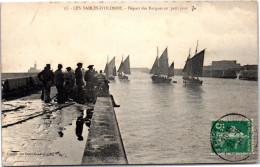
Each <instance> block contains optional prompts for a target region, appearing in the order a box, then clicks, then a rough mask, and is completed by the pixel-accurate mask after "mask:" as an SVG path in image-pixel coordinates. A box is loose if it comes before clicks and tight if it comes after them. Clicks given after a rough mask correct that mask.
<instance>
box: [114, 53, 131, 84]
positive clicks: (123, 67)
mask: <svg viewBox="0 0 260 167" xmlns="http://www.w3.org/2000/svg"><path fill="white" fill-rule="evenodd" d="M117 72H118V79H120V80H128V76H126V75H125V74H128V75H131V69H130V58H129V55H128V56H127V58H126V59H125V61H123V57H122V61H121V64H120V66H119V68H118V70H117Z"/></svg>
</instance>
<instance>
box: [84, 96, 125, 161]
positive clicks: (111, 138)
mask: <svg viewBox="0 0 260 167" xmlns="http://www.w3.org/2000/svg"><path fill="white" fill-rule="evenodd" d="M94 164H95V165H97V164H128V161H127V157H126V153H125V149H124V145H123V141H122V138H121V134H120V131H119V127H118V123H117V119H116V115H115V110H114V108H113V105H112V101H111V98H110V97H98V98H97V101H96V104H95V107H94V111H93V117H92V120H91V126H90V129H89V134H88V139H87V143H86V147H85V150H84V154H83V157H82V165H94Z"/></svg>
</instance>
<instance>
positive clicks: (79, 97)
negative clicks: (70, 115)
mask: <svg viewBox="0 0 260 167" xmlns="http://www.w3.org/2000/svg"><path fill="white" fill-rule="evenodd" d="M82 65H83V64H82V63H78V64H77V66H78V67H77V68H76V70H75V78H76V86H77V90H76V96H75V101H76V102H77V103H84V96H82V94H84V93H83V88H82V86H83V85H84V82H83V75H82V71H81V68H82Z"/></svg>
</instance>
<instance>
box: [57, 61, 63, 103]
mask: <svg viewBox="0 0 260 167" xmlns="http://www.w3.org/2000/svg"><path fill="white" fill-rule="evenodd" d="M61 69H62V65H61V64H59V65H58V69H57V70H56V71H55V73H54V83H55V85H56V88H57V91H58V94H57V101H58V103H59V104H63V103H65V98H64V90H63V83H64V75H63V73H62V70H61Z"/></svg>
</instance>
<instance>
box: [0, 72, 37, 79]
mask: <svg viewBox="0 0 260 167" xmlns="http://www.w3.org/2000/svg"><path fill="white" fill-rule="evenodd" d="M34 75H37V73H1V79H2V80H5V79H9V78H20V77H28V76H34Z"/></svg>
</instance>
